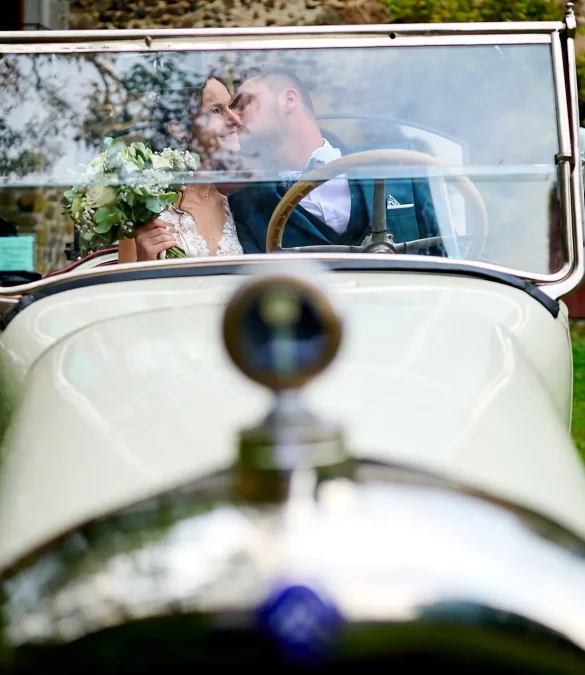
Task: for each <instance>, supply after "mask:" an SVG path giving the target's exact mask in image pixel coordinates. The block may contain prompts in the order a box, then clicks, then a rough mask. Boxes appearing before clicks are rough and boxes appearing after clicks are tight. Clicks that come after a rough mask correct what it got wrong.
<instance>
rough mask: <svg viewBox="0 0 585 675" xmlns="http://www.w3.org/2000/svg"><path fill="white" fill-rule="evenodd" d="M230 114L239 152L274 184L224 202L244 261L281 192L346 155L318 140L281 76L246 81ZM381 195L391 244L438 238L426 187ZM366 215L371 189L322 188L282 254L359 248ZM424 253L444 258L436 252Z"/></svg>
mask: <svg viewBox="0 0 585 675" xmlns="http://www.w3.org/2000/svg"><path fill="white" fill-rule="evenodd" d="M232 107H233V109H234V112H235V113H236V114H237V115H238V116H239V117H240V118H241V127H240V143H241V147H242V152H243V153H244V154H246V155H248V156H252V157H254V158H255V159H256V160H258V162H259V164H260V167H261V168H263V169H265V168H272V169H274V171H275V173H276V172H278V176H279V179H278V180H276V181H274V182H271V183H266V182H264V183H263V182H260V183H256V184H254V185H250V186H246V187H244V188H241V189H239V190H236V191H235V192H233V193H232V194H231V195H230V197H229V202H230V207H231V210H232V213H233V216H234V221H235V223H236V228H237V233H238V238H239V240H240V242H241V244H242V247H243V249H244V253H264V252H266V231H267V228H268V223H269V221H270V217H271V216H272V214H273V212H274V210H275V208H276V207H277V205H278V203H279V202H280V200H281V199H282V197H283V195H284V194H285V193H286V191H287V190H288V189H289V188H290V187H291V186H292V185H293V184H294V182H295V181H297V180H298V179H299V178H300V177H301V176H302V175H303V174H304V173H306V172H308V171H310V170H312V169H314V168H317V167H319V166H321V165H322V164H324V163H327V162H330V161H332V160H335V159H337V158H338V157H341V156H342V155H344V154H347V152H346V151H345V152H342V150H341V149H340V148H339V147H334V145H332V144H331V143H329V141H328V140H326V139H325V138H323V134H322V132H321V129H320V128H319V125H318V123H317V120H316V117H315V112H314V109H313V104H312V101H311V97H310V95H309V93H308V92H307V90H306V88H305V87H304V85H303V83H302V82H301V81H300V80H299V79H298V78H297V77H296V75H294V73H292V72H289V71H287V70H281V69H273V70H266V71H263V72H262V71H260V72H257V73H254V74H252V75H249V76H248V77H247V78H246V79H245V80H244V81H243V82H242V83H241V84H240V86H239V87H238V89H237V91H236V94H235V96H234V99H233V103H232ZM335 145H340V143H338V142H337V143H335ZM385 192H386V207H387V210H386V214H387V217H386V222H387V229H388V232H389V233H391V234H392V235H394V240H395V241H396V242H403V241H410V240H413V239H421V238H425V237H433V236H437V235H438V234H439V228H438V224H437V221H436V216H435V212H434V209H433V206H432V199H431V195H430V190H429V186H428V182H427V181H426V180H421V179H418V180H411V179H395V180H392V181H386V183H385ZM372 208H373V181H363V180H359V181H357V180H352V181H351V182H350V181H348V180H347V179H345V178H335V179H332V180H329V181H327V182H326V183H323V184H321V185H319V186H318V187H317V188H315V189H314V190H313V191H312V192H310V193H309V194H308V195H307V196H306V197H304V198H303V199H302V200H301V201H300V203H299V205H298V206H297V208H296V209H295V210H294V212H293V213H292V214H291V216H290V218H289V222H288V225H287V227H286V228H285V230H284V236H283V243H282V245H283V248H290V247H295V246H314V245H327V244H341V245H354V244H360V243H361V242H362V240H363V239H364V237H365V236H366V235H367V234H368V233H369V232H370V230H371V222H372ZM425 253H427V254H430V255H442V256H444V255H445V251H444V248H443V246H442V245H439V246H435V247H433V248H431V249H427V250H426V251H425Z"/></svg>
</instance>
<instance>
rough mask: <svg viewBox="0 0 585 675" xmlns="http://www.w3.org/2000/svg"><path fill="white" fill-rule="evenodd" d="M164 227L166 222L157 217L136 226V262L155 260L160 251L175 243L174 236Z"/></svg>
mask: <svg viewBox="0 0 585 675" xmlns="http://www.w3.org/2000/svg"><path fill="white" fill-rule="evenodd" d="M166 228H167V224H166V223H165V222H163V221H162V220H158V219H157V218H155V219H154V220H151V221H150V223H147V224H146V225H141V226H140V227H137V228H136V230H135V238H136V260H137V261H138V262H142V261H144V260H156V257H157V255H158V254H159V253H160V252H161V251H166V250H167V249H169V248H171V247H173V246H176V245H177V240H176V239H175V236H174V235H173V234H172V233H171V232H169V231H168V230H167V229H166Z"/></svg>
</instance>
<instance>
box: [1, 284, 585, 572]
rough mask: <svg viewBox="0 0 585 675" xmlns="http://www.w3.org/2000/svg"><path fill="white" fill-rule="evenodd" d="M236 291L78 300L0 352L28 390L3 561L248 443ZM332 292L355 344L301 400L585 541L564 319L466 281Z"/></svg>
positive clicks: (47, 308) (22, 396)
mask: <svg viewBox="0 0 585 675" xmlns="http://www.w3.org/2000/svg"><path fill="white" fill-rule="evenodd" d="M242 280H243V279H242V277H241V276H217V277H207V278H206V277H199V278H176V279H160V280H158V281H157V282H156V283H155V282H153V281H152V280H143V281H138V280H137V281H129V282H120V283H112V284H104V285H98V286H91V287H82V288H79V289H76V290H70V291H67V292H62V293H56V294H54V295H51V296H49V297H46V298H44V299H41V300H38V301H36V302H34V303H32V304H31V305H30V306H29V307H28V308H26V311H23V312H21V313H20V314H19V315H18V316H16V317H15V318H14V319H13V321H12V322H11V323H10V325H9V326H8V327H7V328H6V330H5V331H4V334H3V335H2V337H1V339H0V345H1V349H2V356H3V364H4V367H5V372H6V374H8V373H10V379H11V380H12V382H13V384H14V385H15V387H16V390H17V391H19V392H20V393H19V394H18V397H17V399H15V401H14V402H13V404H14V406H15V409H14V410H13V413H12V415H11V417H10V425H9V427H8V430H7V432H6V435H5V437H4V447H3V454H4V457H3V467H2V473H1V477H0V542H2V543H1V545H0V567H3V566H5V565H7V564H10V563H11V562H12V561H14V560H15V559H16V558H17V557H19V556H21V555H23V554H25V553H26V552H27V551H30V550H31V549H34V548H35V547H37V546H39V545H41V544H42V543H44V541H45V540H46V539H50V538H52V537H55V536H58V535H59V534H61V533H63V532H64V531H67V530H69V529H70V528H73V527H75V526H76V525H78V524H80V523H81V522H84V521H85V520H87V519H89V518H93V517H97V516H100V515H102V514H105V513H107V512H110V511H112V510H113V509H116V508H118V507H121V506H123V505H126V504H129V503H132V502H133V501H135V500H138V499H141V498H143V497H146V496H149V495H151V494H153V493H156V492H158V491H161V490H164V489H166V488H169V487H172V486H173V485H176V484H177V483H181V482H184V481H187V480H191V479H194V478H197V477H200V476H203V475H205V474H206V473H208V472H213V471H217V470H221V469H223V468H226V467H227V466H228V465H229V464H230V463H231V462H232V461H233V459H234V457H235V451H236V448H237V434H238V431H239V430H240V429H241V428H242V427H246V426H249V425H250V424H252V423H254V422H255V421H257V420H258V419H259V418H260V417H261V416H262V414H263V412H265V410H266V408H267V406H268V404H269V401H270V398H271V397H270V394H269V392H267V391H264V390H263V389H261V388H260V387H259V386H257V385H253V384H252V383H250V382H249V381H247V380H246V379H245V378H244V377H243V375H241V374H240V373H239V372H238V371H237V370H236V368H235V367H234V366H233V364H232V363H231V362H230V361H229V359H228V356H227V354H226V352H225V348H224V347H223V344H222V337H221V317H222V310H223V307H224V306H225V302H226V298H228V297H229V296H230V295H231V294H232V293H233V291H234V290H235V289H236V288H237V287H238V286H239V285H240V284H241V283H242ZM315 281H317V279H316V280H315ZM320 282H321V283H322V284H323V285H324V286H325V287H327V289H328V291H329V293H331V294H332V297H333V298H334V299H335V300H336V302H337V304H338V306H339V309H340V312H341V314H342V316H343V317H345V336H344V344H343V346H342V350H341V353H340V355H339V358H338V359H337V360H336V362H335V363H334V364H333V365H332V366H331V368H330V369H329V370H328V371H327V373H325V374H324V375H323V376H322V377H320V378H319V379H318V380H317V381H316V382H314V383H313V384H311V385H310V386H308V387H307V391H306V397H307V399H308V401H309V402H310V407H311V409H312V410H314V411H315V412H316V413H318V414H320V415H322V416H323V417H324V418H327V419H332V420H337V421H340V422H342V424H343V427H344V429H345V433H346V438H347V444H348V447H349V448H350V449H351V451H352V453H354V454H355V455H356V456H363V457H371V458H374V459H381V460H384V461H386V462H399V463H403V464H406V465H410V466H414V467H418V468H423V469H425V470H429V471H436V472H438V473H439V474H443V475H445V476H448V477H449V478H451V479H454V480H459V481H463V482H465V483H466V484H469V485H471V486H475V487H477V488H480V489H483V490H484V491H487V492H488V493H491V494H494V495H497V496H500V497H502V498H507V499H511V500H512V501H515V502H516V503H519V504H521V505H525V506H528V507H530V508H534V509H537V510H538V511H540V512H541V513H543V514H545V515H547V516H549V517H551V518H553V519H556V520H557V521H558V522H560V523H562V524H564V525H565V526H568V527H570V528H572V529H573V530H574V531H576V532H578V533H579V534H582V535H585V473H584V472H583V469H582V466H581V464H580V461H579V458H578V455H577V453H576V450H575V449H574V446H573V444H572V442H571V439H570V436H569V430H568V429H569V423H570V415H571V397H570V392H571V384H570V382H571V374H572V364H571V352H570V338H569V333H568V325H567V318H566V312H565V311H561V312H560V313H559V315H558V317H556V318H554V317H553V316H552V315H551V313H550V312H549V311H547V309H546V308H545V307H543V306H542V304H540V303H539V302H538V301H536V300H535V299H534V298H532V297H531V296H530V295H528V293H525V292H523V291H521V290H518V289H515V288H510V287H508V286H506V285H505V284H500V283H493V282H489V281H485V280H477V279H469V278H466V277H464V276H455V275H439V274H435V275H429V274H417V273H387V272H385V273H373V272H360V273H355V272H335V273H326V274H324V275H322V276H321V277H320ZM31 420H34V424H31Z"/></svg>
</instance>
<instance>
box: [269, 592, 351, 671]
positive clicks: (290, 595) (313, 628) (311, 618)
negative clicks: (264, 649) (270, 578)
mask: <svg viewBox="0 0 585 675" xmlns="http://www.w3.org/2000/svg"><path fill="white" fill-rule="evenodd" d="M258 619H259V623H260V626H261V628H262V629H263V630H264V631H266V632H267V633H268V634H269V635H270V636H271V638H272V639H273V640H275V641H276V643H277V645H278V646H279V647H280V649H281V650H282V651H283V652H284V654H285V656H286V657H287V658H288V659H289V660H291V661H295V662H307V661H314V660H319V659H320V658H323V657H326V656H327V654H328V652H329V651H330V648H331V646H332V645H333V644H334V642H335V640H336V637H337V636H338V633H339V629H340V627H341V623H342V618H341V615H340V613H339V612H338V611H337V609H336V608H335V607H334V605H333V604H332V603H331V602H330V601H329V600H327V599H326V598H324V597H322V596H321V595H319V594H317V593H316V592H315V591H314V590H312V589H311V588H308V587H307V586H301V585H295V586H285V587H284V588H281V589H279V590H277V591H276V592H274V593H273V594H272V595H271V596H270V597H269V598H268V599H267V600H266V602H265V603H264V604H263V605H262V607H261V608H260V610H259V615H258Z"/></svg>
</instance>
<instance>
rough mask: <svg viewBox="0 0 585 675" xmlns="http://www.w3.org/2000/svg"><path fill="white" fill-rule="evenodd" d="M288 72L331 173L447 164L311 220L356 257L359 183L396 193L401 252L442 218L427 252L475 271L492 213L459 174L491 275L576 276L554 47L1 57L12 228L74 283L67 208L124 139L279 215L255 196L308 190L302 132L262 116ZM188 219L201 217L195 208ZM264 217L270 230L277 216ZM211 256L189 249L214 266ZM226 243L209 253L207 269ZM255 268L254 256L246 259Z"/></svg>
mask: <svg viewBox="0 0 585 675" xmlns="http://www.w3.org/2000/svg"><path fill="white" fill-rule="evenodd" d="M283 68H284V69H287V70H288V71H289V72H291V73H292V74H293V75H294V77H295V78H298V80H296V83H297V85H298V86H297V89H298V90H299V92H300V97H301V99H302V102H303V104H304V105H306V107H307V110H309V111H310V112H311V114H314V116H315V118H316V120H317V123H318V125H319V128H320V132H321V134H322V137H323V139H325V140H326V141H327V142H328V143H329V144H330V147H331V150H332V152H333V154H329V155H328V156H326V157H325V159H324V160H321V161H325V163H327V162H329V161H330V160H331V158H335V157H338V156H345V155H348V154H351V153H355V152H360V151H364V150H372V149H385V148H393V149H407V150H413V151H417V152H420V153H424V154H426V155H430V156H431V157H432V158H434V160H437V162H436V164H437V165H436V166H430V167H429V166H404V165H392V163H389V164H387V165H379V166H376V167H374V166H369V165H367V164H366V163H364V164H363V166H360V167H357V168H354V169H352V170H351V171H348V172H347V173H345V174H344V175H343V176H342V177H341V179H338V180H340V181H341V180H342V179H343V180H345V179H349V184H348V185H349V190H348V191H345V192H344V191H343V189H342V188H341V187H340V191H339V193H337V195H338V198H336V199H333V200H332V202H331V204H329V206H328V207H327V208H329V211H328V212H327V213H325V212H324V211H323V209H324V208H325V207H322V206H321V207H319V205H318V204H317V202H315V203H311V199H310V198H307V199H306V200H305V201H303V202H302V203H301V206H302V207H303V208H304V210H305V211H306V212H307V213H308V214H309V215H307V218H309V217H310V218H311V219H314V218H319V217H321V218H325V219H327V218H329V219H330V222H329V223H328V225H330V226H331V228H332V229H333V230H334V231H335V232H336V233H337V235H338V238H339V240H340V241H342V240H343V236H344V235H343V232H344V231H345V230H344V227H349V226H348V225H347V224H346V223H344V221H343V214H341V215H340V214H339V212H338V211H339V210H340V209H341V210H342V206H343V203H344V202H343V200H344V199H346V200H347V204H348V206H347V209H346V210H348V211H350V210H351V209H352V208H354V206H355V203H356V202H355V194H356V193H355V189H356V185H357V186H358V187H359V186H360V185H362V186H363V185H366V184H368V183H369V184H372V182H373V179H374V178H380V177H384V179H385V185H386V191H387V202H386V204H387V211H388V229H389V231H390V232H392V228H394V231H393V232H392V233H393V234H395V238H396V241H402V240H405V238H406V239H408V237H409V236H410V233H411V229H412V228H411V229H409V228H410V225H409V222H410V220H412V219H415V220H414V221H413V222H415V221H419V222H418V232H419V235H420V232H423V230H424V227H426V225H425V226H423V225H421V223H420V221H421V219H422V220H424V219H425V218H428V217H430V216H429V213H431V212H432V218H433V219H434V220H435V221H436V223H437V225H436V227H437V232H436V234H437V235H439V236H440V237H442V243H441V245H440V246H435V247H434V248H429V249H424V250H419V251H413V252H412V254H413V255H429V254H430V255H439V256H443V257H445V256H446V257H450V258H460V257H465V250H466V246H467V245H468V242H466V236H467V237H470V236H471V233H472V230H473V218H474V215H473V209H472V208H471V206H470V204H468V203H467V200H466V198H465V197H464V196H462V194H461V193H460V192H459V191H458V190H457V189H456V186H455V185H454V181H453V180H452V179H451V178H450V173H453V172H454V173H456V174H463V175H466V176H468V177H469V178H470V179H471V181H472V182H473V183H474V185H475V186H476V188H477V189H478V190H479V193H480V195H481V198H482V200H483V202H484V203H485V208H486V210H487V216H488V223H489V229H488V234H487V239H486V242H485V245H484V246H483V249H482V251H481V255H478V256H476V257H475V258H474V259H478V260H481V261H484V262H491V263H494V264H497V265H500V266H504V267H508V268H511V269H514V270H525V271H527V272H528V273H532V274H550V273H554V272H557V271H559V270H560V269H561V268H562V266H563V264H564V263H565V261H566V252H565V251H564V249H563V245H562V242H563V236H562V234H561V224H560V219H559V207H558V201H557V189H558V188H557V173H556V167H555V155H556V154H557V153H558V151H559V148H558V137H557V119H556V109H555V100H554V91H553V80H552V67H551V55H550V46H548V45H546V44H535V45H509V46H493V45H492V46H450V47H439V46H437V47H424V48H419V47H400V48H378V47H375V48H365V47H364V48H362V47H359V48H351V49H335V48H328V49H325V48H322V49H311V50H301V49H283V50H268V51H267V50H254V49H249V50H245V51H244V50H242V51H221V52H206V53H200V52H165V53H162V52H161V53H155V54H152V53H129V52H124V53H91V54H83V53H81V54H31V55H28V54H5V55H1V56H0V88H1V89H2V92H3V94H2V97H0V176H1V181H2V188H1V189H0V216H1V217H2V218H4V219H5V220H6V221H8V222H15V223H16V224H17V226H18V230H19V233H26V232H34V233H35V234H36V246H37V260H36V264H37V269H38V271H40V272H41V273H46V272H49V271H51V270H55V269H59V268H60V267H62V266H63V265H64V264H65V263H66V261H65V259H64V256H63V251H64V249H65V245H66V244H67V243H68V242H70V241H71V240H72V238H73V225H72V222H71V219H70V218H69V217H67V216H63V215H62V214H61V209H62V207H61V199H62V197H63V194H64V193H65V192H66V191H67V190H68V189H70V188H71V187H72V186H73V185H75V181H76V178H75V175H76V174H75V173H72V171H74V170H75V169H76V168H78V167H79V166H80V165H87V164H88V163H89V162H91V161H92V160H94V159H95V158H96V157H97V156H98V155H99V153H101V152H102V151H103V149H104V140H105V139H106V138H108V137H111V138H119V139H122V140H123V141H124V143H125V144H127V145H128V144H131V143H134V142H142V143H144V144H145V145H146V146H147V147H148V148H150V149H152V150H153V151H156V152H162V151H163V150H165V148H173V149H179V150H181V149H183V150H184V149H188V150H189V151H191V152H194V153H197V154H198V155H199V157H200V158H201V166H200V168H199V170H198V171H196V172H195V173H194V175H192V176H189V177H185V176H181V181H182V182H183V183H185V182H186V183H192V184H194V185H197V184H200V186H201V185H209V184H213V185H216V186H220V187H221V191H222V193H223V194H226V195H229V194H232V193H233V192H234V190H236V189H238V190H248V192H247V193H246V194H247V195H248V197H247V199H246V203H247V204H249V203H250V195H252V197H254V195H257V196H258V200H262V194H263V193H262V192H261V191H260V192H255V193H251V192H249V191H250V189H251V187H252V186H251V183H253V185H254V186H258V185H265V186H266V185H268V184H277V183H278V185H282V184H285V183H286V180H288V178H286V177H287V176H290V177H292V178H290V180H291V181H292V182H291V183H290V184H293V183H294V181H296V180H298V178H299V177H301V175H302V171H300V170H299V169H302V167H299V166H297V165H295V163H294V162H293V161H291V162H290V164H291V165H290V166H287V158H288V156H287V148H289V149H290V147H291V144H290V135H289V129H288V128H287V120H286V118H285V117H283V114H282V110H279V109H278V108H277V107H273V108H271V107H270V105H269V104H268V103H267V102H266V101H265V102H264V107H263V108H262V109H261V110H260V108H259V107H258V106H259V104H258V96H259V90H258V86H257V85H258V84H259V83H262V77H263V75H262V74H263V73H266V72H267V70H270V69H283ZM255 69H260V70H255ZM258 73H260V75H259V76H260V80H258V79H256V80H255V78H257V77H258ZM264 84H265V82H264ZM293 84H294V82H293ZM287 139H288V140H287ZM287 143H288V145H287ZM289 156H292V155H289ZM283 176H285V178H286V180H285V179H284V178H283ZM330 178H331V179H333V178H335V176H334V175H331V176H330ZM339 185H340V186H341V182H340V183H339ZM413 185H414V186H415V188H414V190H413V187H412V186H413ZM420 186H422V187H420ZM365 193H367V189H366V190H365ZM194 194H195V193H194ZM421 195H422V196H421ZM423 199H424V203H423V202H421V200H423ZM365 200H366V202H367V194H366V197H365ZM176 206H178V207H179V209H183V207H185V210H186V211H187V212H188V207H189V204H188V200H186V201H185V202H184V201H180V202H177V204H176ZM362 206H363V208H364V209H366V206H367V204H365V203H364V204H363V205H362ZM319 208H321V211H323V213H321V212H319ZM262 209H264V211H263V217H265V218H269V217H270V215H271V213H272V212H273V210H274V204H272V203H269V202H263V203H262ZM262 209H261V210H262ZM312 209H313V210H312ZM336 209H337V211H336ZM364 214H365V215H364V218H366V219H367V214H366V211H365V210H364ZM238 217H240V218H241V217H242V215H241V213H238ZM251 217H256V216H254V215H252V216H251ZM347 217H350V218H351V217H353V216H352V215H351V214H350V215H349V216H348V214H346V220H347ZM415 224H416V223H415ZM291 227H294V224H289V226H288V228H287V232H288V231H289V230H290V228H291ZM203 229H204V228H203ZM415 229H416V228H415ZM427 229H428V231H429V232H431V229H430V228H427ZM412 231H413V232H414V231H415V230H412ZM425 231H426V230H425ZM239 232H240V230H239V229H238V234H239ZM287 236H289V239H290V237H292V235H290V234H289V235H287ZM401 237H402V239H401ZM187 239H188V238H187ZM284 241H285V243H286V236H285V240H284ZM330 241H331V240H330ZM234 242H235V240H234ZM351 243H354V242H351ZM355 243H359V242H355ZM199 244H200V242H197V241H195V240H193V241H191V240H188V241H186V242H185V246H186V247H187V248H189V250H192V251H193V254H194V255H197V254H201V255H203V254H205V252H202V251H201V249H200V248H198V246H199ZM224 244H225V242H221V241H214V242H213V244H210V243H209V241H208V242H207V244H206V245H207V254H209V253H211V254H214V253H216V252H218V253H219V252H220V249H221V246H223V245H224ZM214 246H215V248H213V247H214ZM234 246H235V243H234ZM243 252H244V253H247V252H251V251H248V250H246V246H245V244H244V250H243Z"/></svg>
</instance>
